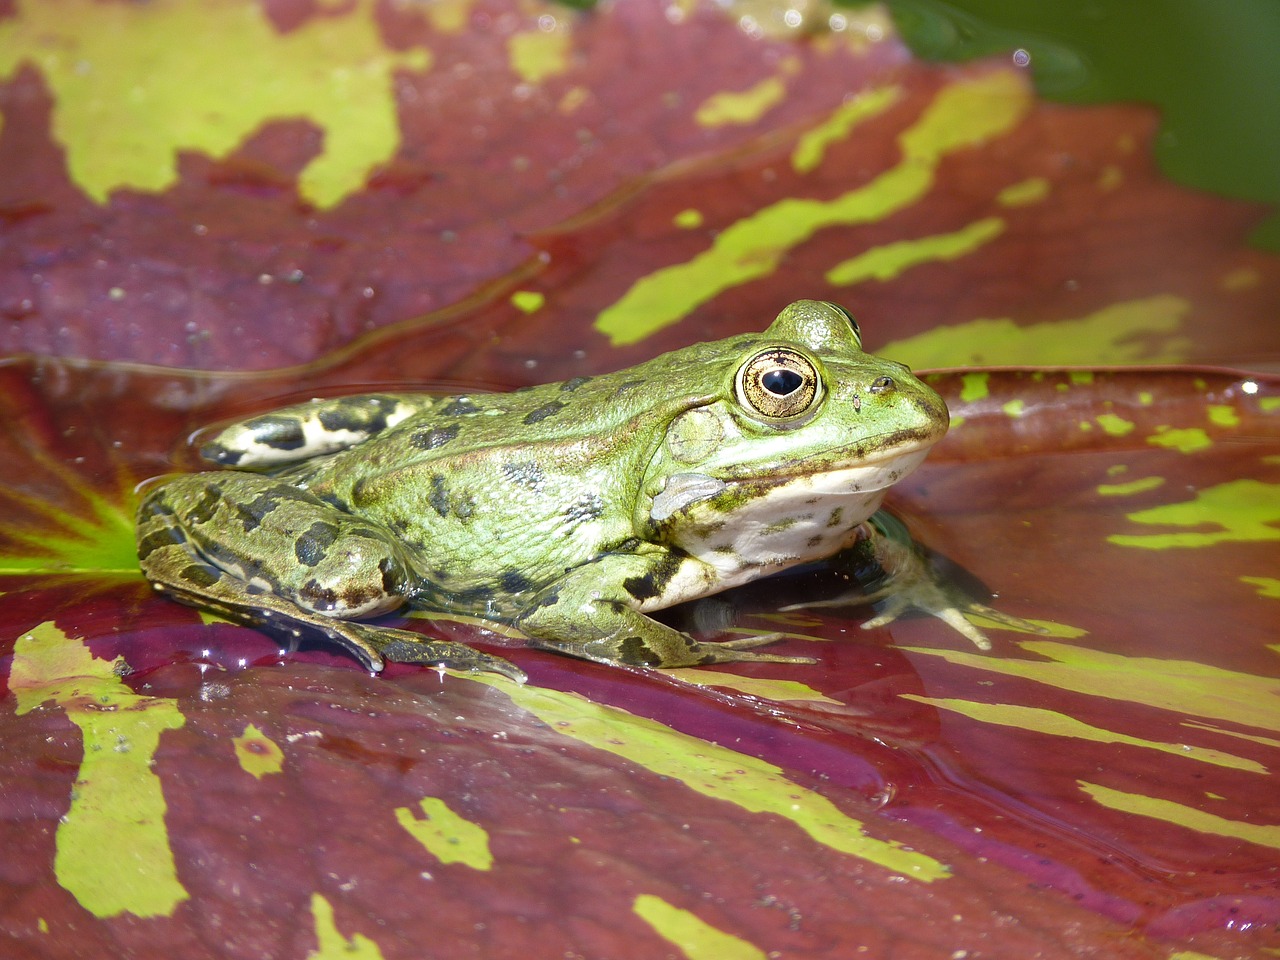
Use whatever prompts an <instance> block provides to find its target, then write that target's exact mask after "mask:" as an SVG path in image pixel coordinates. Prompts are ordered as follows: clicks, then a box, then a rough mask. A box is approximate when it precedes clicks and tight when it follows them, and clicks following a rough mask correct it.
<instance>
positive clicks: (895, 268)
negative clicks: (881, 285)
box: [826, 217, 1005, 287]
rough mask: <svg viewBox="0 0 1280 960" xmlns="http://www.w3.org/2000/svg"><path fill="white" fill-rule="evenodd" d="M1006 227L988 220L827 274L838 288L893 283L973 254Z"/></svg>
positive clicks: (893, 246)
mask: <svg viewBox="0 0 1280 960" xmlns="http://www.w3.org/2000/svg"><path fill="white" fill-rule="evenodd" d="M1004 228H1005V223H1004V221H1003V220H1001V219H1000V218H999V217H987V218H986V219H985V220H978V221H976V222H974V223H971V224H969V225H968V226H967V227H964V228H962V229H960V230H956V231H954V232H953V233H939V234H935V235H933V236H931V237H920V238H918V239H916V240H901V241H899V242H897V243H889V244H885V245H884V246H882V247H874V248H872V249H871V250H867V251H866V252H865V253H861V254H859V255H858V256H856V257H851V258H850V259H848V260H843V261H841V262H840V263H837V264H836V265H835V266H834V267H832V268H831V269H830V270H828V271H827V273H826V280H827V282H828V283H830V284H832V285H833V286H837V287H839V286H848V285H850V284H854V283H862V282H863V281H865V280H881V281H884V280H892V279H894V278H896V277H898V276H900V275H901V274H903V273H905V272H906V271H907V270H909V269H911V268H912V267H915V266H919V265H920V264H924V263H945V262H948V261H950V260H957V259H959V258H960V257H963V256H966V255H968V254H970V253H973V252H974V251H975V250H978V249H980V248H981V247H983V246H985V245H986V244H988V243H990V242H991V241H992V240H994V239H995V238H996V237H998V236H1000V234H1002V233H1004Z"/></svg>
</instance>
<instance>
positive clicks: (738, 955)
mask: <svg viewBox="0 0 1280 960" xmlns="http://www.w3.org/2000/svg"><path fill="white" fill-rule="evenodd" d="M632 909H633V910H634V911H635V913H636V916H638V917H639V918H640V919H641V920H643V921H644V922H645V923H647V924H649V926H651V927H653V930H654V932H655V933H656V934H658V936H660V937H662V938H663V939H664V940H667V941H670V942H671V943H672V944H673V945H674V946H675V947H676V949H677V950H679V951H680V952H681V953H682V954H684V956H685V957H687V958H688V960H766V957H767V955H766V954H765V952H764V951H763V950H761V949H760V948H759V947H756V946H753V945H752V944H750V943H748V942H747V941H746V940H742V939H740V938H738V937H735V936H733V935H732V934H729V933H725V932H724V931H723V930H718V929H716V928H715V927H713V926H711V924H709V923H707V922H706V921H705V920H702V919H700V918H699V917H698V915H697V914H695V913H690V912H689V911H688V910H681V909H680V908H679V907H673V906H672V905H671V904H669V903H667V901H665V900H663V899H662V898H661V897H655V896H653V895H651V894H647V893H642V894H641V895H640V896H638V897H636V899H635V903H634V904H633V905H632Z"/></svg>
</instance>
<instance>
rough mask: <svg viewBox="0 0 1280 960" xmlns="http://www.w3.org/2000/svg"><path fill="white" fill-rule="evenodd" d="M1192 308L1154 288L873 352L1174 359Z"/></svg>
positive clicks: (1011, 361)
mask: <svg viewBox="0 0 1280 960" xmlns="http://www.w3.org/2000/svg"><path fill="white" fill-rule="evenodd" d="M1190 309H1191V305H1190V304H1189V303H1188V302H1187V301H1186V300H1184V299H1182V298H1181V297H1175V296H1173V295H1171V294H1157V295H1156V296H1152V297H1147V298H1145V299H1142V300H1127V301H1124V302H1122V303H1115V304H1112V305H1111V306H1108V307H1103V308H1102V309H1101V310H1098V311H1096V312H1095V313H1091V314H1088V315H1087V316H1084V317H1080V318H1078V319H1064V320H1053V321H1047V322H1045V323H1032V324H1027V325H1025V326H1023V325H1020V324H1018V323H1015V322H1014V321H1013V320H1011V319H999V320H970V321H969V322H968V323H960V324H955V325H954V326H949V327H936V328H935V329H933V330H930V331H927V332H925V333H922V334H919V335H917V336H914V337H908V338H906V339H903V340H894V341H893V342H892V343H888V344H885V345H884V346H883V347H881V348H880V349H878V350H877V351H876V352H877V353H879V354H881V355H882V356H886V357H893V358H894V359H895V360H901V361H902V362H903V363H906V364H907V365H909V366H912V367H920V368H927V367H956V366H997V365H998V366H1031V365H1034V366H1063V365H1065V364H1073V365H1074V364H1079V365H1096V364H1125V363H1138V362H1155V363H1177V362H1178V361H1180V360H1182V359H1184V358H1185V357H1186V351H1187V349H1188V346H1189V344H1190V341H1189V340H1188V339H1187V338H1186V337H1183V336H1181V335H1179V334H1178V333H1177V331H1178V328H1179V327H1180V326H1181V323H1182V318H1183V317H1184V316H1185V315H1186V314H1187V313H1188V312H1189V311H1190ZM1144 341H1146V342H1155V343H1157V344H1158V345H1159V346H1158V349H1157V350H1156V352H1155V353H1154V354H1149V353H1147V352H1146V351H1147V349H1148V348H1147V347H1144V346H1143V345H1142V344H1143V342H1144ZM1085 372H1086V373H1087V371H1085ZM1073 382H1074V378H1073ZM1081 382H1087V381H1081Z"/></svg>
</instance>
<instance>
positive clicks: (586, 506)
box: [564, 493, 604, 523]
mask: <svg viewBox="0 0 1280 960" xmlns="http://www.w3.org/2000/svg"><path fill="white" fill-rule="evenodd" d="M603 514H604V498H603V497H601V496H600V494H598V493H584V494H583V495H582V496H580V497H578V499H577V500H575V501H573V503H571V504H569V506H568V507H566V508H565V511H564V517H565V519H566V520H568V521H569V522H570V523H584V522H586V521H587V520H595V519H596V518H598V517H600V516H602V515H603Z"/></svg>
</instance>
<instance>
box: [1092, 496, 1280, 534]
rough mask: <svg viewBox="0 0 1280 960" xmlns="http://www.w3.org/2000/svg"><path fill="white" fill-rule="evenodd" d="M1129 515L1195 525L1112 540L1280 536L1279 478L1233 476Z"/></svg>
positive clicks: (1138, 519)
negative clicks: (1187, 496) (1192, 494)
mask: <svg viewBox="0 0 1280 960" xmlns="http://www.w3.org/2000/svg"><path fill="white" fill-rule="evenodd" d="M1128 518H1129V519H1130V520H1131V521H1133V522H1134V523H1142V524H1147V525H1151V526H1165V527H1191V528H1194V529H1193V530H1188V531H1181V532H1177V533H1142V534H1120V533H1116V534H1112V535H1111V536H1109V537H1107V540H1108V541H1110V542H1111V543H1115V544H1119V545H1120V546H1122V547H1144V548H1146V549H1148V550H1164V549H1167V548H1169V547H1209V546H1213V545H1214V544H1217V543H1231V542H1255V543H1256V542H1265V541H1269V540H1280V484H1274V483H1263V482H1262V481H1261V480H1229V481H1227V482H1226V483H1220V484H1218V485H1217V486H1216V487H1207V488H1205V489H1204V490H1198V491H1196V495H1195V497H1193V498H1192V499H1191V500H1183V501H1181V502H1179V503H1167V504H1164V505H1162V506H1159V507H1151V508H1150V509H1147V510H1139V511H1137V512H1136V513H1131V514H1129V515H1128ZM1205 527H1216V528H1217V529H1209V530H1206V529H1204V528H1205Z"/></svg>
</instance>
